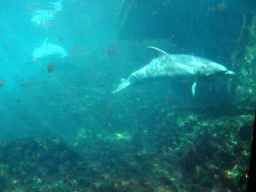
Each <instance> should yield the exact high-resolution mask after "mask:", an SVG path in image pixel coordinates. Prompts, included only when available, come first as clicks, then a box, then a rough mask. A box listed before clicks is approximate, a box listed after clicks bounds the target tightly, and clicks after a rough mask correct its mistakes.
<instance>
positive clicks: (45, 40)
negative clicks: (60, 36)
mask: <svg viewBox="0 0 256 192" xmlns="http://www.w3.org/2000/svg"><path fill="white" fill-rule="evenodd" d="M47 41H48V36H47V37H46V38H45V39H44V45H45V44H46V42H47Z"/></svg>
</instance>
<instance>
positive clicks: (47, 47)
mask: <svg viewBox="0 0 256 192" xmlns="http://www.w3.org/2000/svg"><path fill="white" fill-rule="evenodd" d="M47 41H48V37H46V38H45V40H44V43H43V45H42V46H41V47H38V48H36V49H35V50H34V52H33V54H32V56H33V58H35V59H39V58H42V57H46V56H49V55H58V56H60V57H66V56H68V53H67V52H66V51H65V49H63V48H62V47H61V46H58V45H55V44H52V43H48V42H47Z"/></svg>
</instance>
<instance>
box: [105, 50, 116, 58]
mask: <svg viewBox="0 0 256 192" xmlns="http://www.w3.org/2000/svg"><path fill="white" fill-rule="evenodd" d="M106 55H107V56H111V55H119V53H118V52H117V51H115V50H114V49H110V50H108V51H106Z"/></svg>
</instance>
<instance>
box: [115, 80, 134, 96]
mask: <svg viewBox="0 0 256 192" xmlns="http://www.w3.org/2000/svg"><path fill="white" fill-rule="evenodd" d="M129 85H130V82H129V81H128V80H126V79H121V83H120V84H119V86H118V87H117V89H116V90H115V91H112V92H111V93H116V92H118V91H121V90H122V89H124V88H126V87H127V86H129Z"/></svg>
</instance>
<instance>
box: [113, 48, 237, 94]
mask: <svg viewBox="0 0 256 192" xmlns="http://www.w3.org/2000/svg"><path fill="white" fill-rule="evenodd" d="M148 48H151V49H155V50H157V51H159V52H160V53H161V56H159V57H158V58H155V59H153V60H152V61H151V62H150V63H149V64H148V65H146V66H145V67H143V68H141V69H139V70H138V71H135V72H133V73H132V74H131V75H130V76H129V77H128V78H127V79H121V83H120V84H119V86H118V87H117V89H116V90H115V91H113V92H111V93H116V92H119V91H121V90H122V89H124V88H126V87H128V86H129V85H130V84H134V83H136V82H139V81H141V80H144V79H148V78H155V77H161V76H168V77H170V78H173V79H174V78H175V79H178V78H180V79H182V78H184V77H194V78H195V81H194V83H193V85H192V88H191V89H192V96H193V97H194V96H195V91H196V84H197V77H201V76H202V77H203V76H210V75H215V74H226V75H234V74H235V73H234V72H233V71H230V70H228V69H227V68H226V67H224V66H223V65H220V64H218V63H215V62H213V61H210V60H208V59H205V58H201V57H197V56H193V55H185V54H175V55H170V54H168V53H166V52H165V51H163V50H161V49H158V48H156V47H151V46H148Z"/></svg>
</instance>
